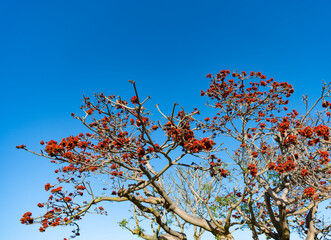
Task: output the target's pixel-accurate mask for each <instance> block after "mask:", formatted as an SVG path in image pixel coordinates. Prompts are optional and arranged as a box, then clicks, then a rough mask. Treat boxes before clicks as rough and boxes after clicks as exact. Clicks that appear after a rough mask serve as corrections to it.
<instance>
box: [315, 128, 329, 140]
mask: <svg viewBox="0 0 331 240" xmlns="http://www.w3.org/2000/svg"><path fill="white" fill-rule="evenodd" d="M314 131H315V133H316V134H317V136H319V137H323V138H324V140H327V141H328V140H329V136H330V131H329V127H328V126H325V125H318V126H316V127H314Z"/></svg>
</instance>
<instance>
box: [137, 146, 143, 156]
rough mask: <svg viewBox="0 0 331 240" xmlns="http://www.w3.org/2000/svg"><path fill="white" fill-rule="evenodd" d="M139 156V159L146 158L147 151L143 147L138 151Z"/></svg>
mask: <svg viewBox="0 0 331 240" xmlns="http://www.w3.org/2000/svg"><path fill="white" fill-rule="evenodd" d="M137 155H138V157H140V158H142V157H144V156H145V149H143V148H142V147H139V148H138V149H137Z"/></svg>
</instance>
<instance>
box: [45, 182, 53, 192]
mask: <svg viewBox="0 0 331 240" xmlns="http://www.w3.org/2000/svg"><path fill="white" fill-rule="evenodd" d="M51 187H53V186H51V184H49V183H46V185H45V190H46V191H48V190H49V189H50V188H51Z"/></svg>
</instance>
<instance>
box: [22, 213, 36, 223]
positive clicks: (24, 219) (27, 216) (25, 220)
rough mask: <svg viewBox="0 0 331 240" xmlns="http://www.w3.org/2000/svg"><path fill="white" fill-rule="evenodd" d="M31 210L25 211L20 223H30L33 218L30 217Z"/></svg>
mask: <svg viewBox="0 0 331 240" xmlns="http://www.w3.org/2000/svg"><path fill="white" fill-rule="evenodd" d="M31 215H32V213H31V212H26V213H24V214H23V217H22V218H21V219H20V220H21V223H22V224H25V223H26V224H32V223H33V218H32V217H31Z"/></svg>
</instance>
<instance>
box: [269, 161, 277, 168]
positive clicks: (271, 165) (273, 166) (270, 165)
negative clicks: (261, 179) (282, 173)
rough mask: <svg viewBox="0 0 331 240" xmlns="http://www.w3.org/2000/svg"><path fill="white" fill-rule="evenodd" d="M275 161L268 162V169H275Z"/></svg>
mask: <svg viewBox="0 0 331 240" xmlns="http://www.w3.org/2000/svg"><path fill="white" fill-rule="evenodd" d="M276 167H277V166H276V163H274V162H271V163H269V165H268V169H269V170H275V169H276Z"/></svg>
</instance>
